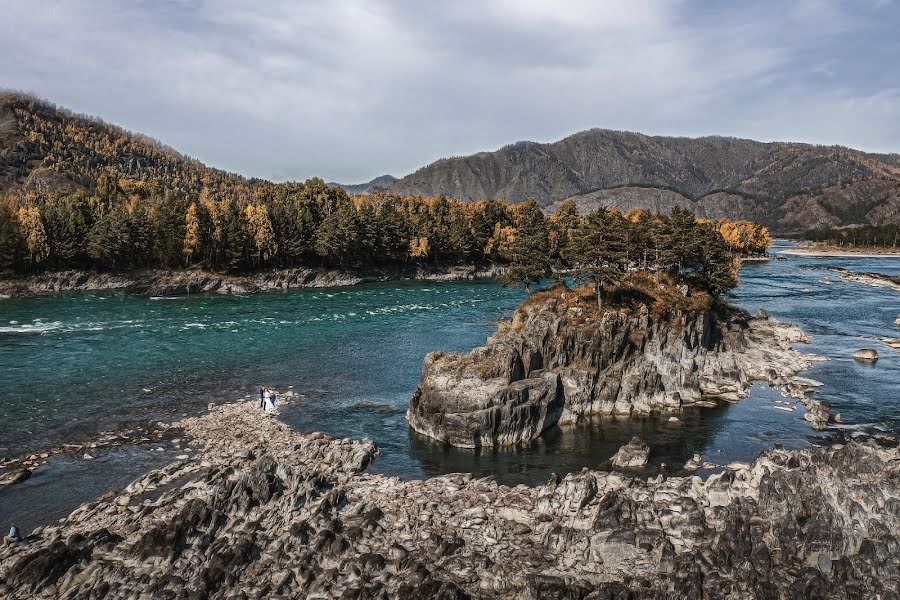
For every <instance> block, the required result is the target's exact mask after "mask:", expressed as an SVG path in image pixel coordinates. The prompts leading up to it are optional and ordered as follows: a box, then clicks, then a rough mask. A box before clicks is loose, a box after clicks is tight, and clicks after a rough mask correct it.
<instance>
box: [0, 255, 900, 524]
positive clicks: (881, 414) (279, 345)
mask: <svg viewBox="0 0 900 600" xmlns="http://www.w3.org/2000/svg"><path fill="white" fill-rule="evenodd" d="M779 249H780V247H777V246H776V247H775V248H773V253H775V254H776V255H777V252H778V251H779ZM830 266H840V267H844V268H847V269H849V270H851V271H877V272H880V273H885V274H891V275H900V258H879V259H865V258H859V259H855V258H854V259H847V258H811V257H797V256H788V257H786V260H772V261H767V262H760V263H748V264H745V265H744V267H743V268H742V270H741V283H740V285H739V286H738V287H737V289H736V290H734V292H733V293H732V296H731V299H732V301H733V302H734V303H736V304H738V305H740V306H742V307H744V308H746V309H748V310H750V311H755V310H756V309H758V308H764V309H766V310H767V311H768V312H769V313H770V314H772V315H773V316H774V317H777V318H779V319H785V320H790V321H795V322H797V323H799V324H800V325H801V327H802V328H803V329H804V330H805V331H806V332H807V333H808V334H809V335H810V337H811V338H812V343H811V344H809V345H808V346H806V347H805V348H804V349H805V350H806V351H809V352H812V353H816V354H821V355H823V356H826V357H827V358H828V359H829V360H827V361H826V362H822V363H817V364H816V365H815V366H814V367H813V368H812V369H811V370H809V371H807V372H806V373H804V374H803V375H805V376H807V377H811V378H813V379H817V380H819V381H822V382H823V383H824V384H825V385H824V386H822V387H821V388H820V389H819V390H818V391H817V397H818V398H821V399H824V400H826V401H828V402H829V403H831V404H832V406H833V410H834V412H838V413H841V415H842V417H843V420H844V422H845V423H846V424H847V426H848V427H849V428H851V429H854V428H858V429H868V430H882V431H888V432H893V433H900V352H898V351H897V350H892V349H891V348H889V347H888V346H887V345H886V344H884V343H882V342H879V341H877V338H879V337H900V328H898V327H897V326H895V325H894V320H895V319H896V318H897V317H898V315H900V293H897V292H895V291H892V290H888V289H883V288H874V287H871V286H868V285H865V284H862V283H857V282H849V281H843V280H841V279H840V278H839V277H838V276H837V274H836V273H834V272H830V271H828V270H827V268H828V267H830ZM825 281H827V282H828V283H825ZM523 295H524V294H523V292H522V291H520V290H515V289H508V288H503V287H501V286H500V285H498V284H497V283H495V282H493V281H475V282H447V283H434V282H391V283H382V284H370V285H362V286H358V287H351V288H338V289H328V290H308V291H296V292H284V293H265V294H257V295H248V296H239V295H235V296H222V295H199V296H184V297H172V298H146V297H136V296H129V295H125V294H118V293H78V294H60V295H55V296H50V297H43V298H29V299H11V300H10V299H8V300H0V455H5V456H7V457H12V456H17V455H20V454H22V453H24V452H32V451H37V450H40V449H42V448H48V447H51V446H58V445H60V444H63V443H66V442H68V441H71V440H81V439H84V438H86V437H90V436H91V435H93V434H95V433H97V432H98V431H100V430H109V429H115V428H116V427H117V426H120V425H122V424H127V423H130V422H139V421H142V420H145V419H157V418H161V417H165V418H176V417H178V416H180V415H182V414H193V413H195V412H197V411H199V410H201V409H202V408H203V407H205V406H206V404H207V402H210V401H216V402H219V401H230V400H237V399H240V398H243V397H245V396H246V397H249V396H250V395H252V394H253V393H254V390H255V389H256V388H257V387H258V386H259V385H261V384H264V385H268V386H270V387H272V388H275V389H279V390H288V389H292V390H293V391H294V392H295V393H297V394H298V395H299V396H298V397H297V398H296V399H295V400H294V401H293V402H291V403H289V404H286V405H285V406H284V409H283V411H282V413H281V418H282V419H283V420H284V421H286V422H287V423H288V424H290V425H291V426H292V427H294V428H296V429H298V430H301V431H305V432H311V431H322V432H327V433H330V434H333V435H336V436H340V437H345V436H348V437H368V438H371V439H373V440H375V441H376V442H377V443H378V445H379V448H380V449H381V456H380V457H379V459H378V460H377V461H376V462H375V463H374V465H373V467H372V470H373V471H376V472H383V473H387V474H391V475H397V476H400V477H425V476H429V475H435V474H441V473H447V472H457V471H466V472H472V473H475V474H476V475H479V476H484V475H493V476H495V477H496V478H497V479H498V480H499V481H501V482H503V483H509V484H515V483H527V484H535V483H539V482H541V481H543V480H545V479H546V478H547V476H548V474H549V473H550V472H554V471H555V472H559V473H565V472H568V471H572V470H579V469H581V468H582V467H596V466H598V465H599V464H601V463H602V462H603V461H604V460H606V459H608V458H609V457H610V456H611V455H612V454H613V453H614V452H615V450H616V449H617V448H618V447H619V446H620V445H622V444H623V443H625V442H627V441H628V439H630V437H631V436H632V435H640V436H641V437H642V438H643V439H644V440H645V441H647V442H648V443H649V444H650V446H651V448H652V450H653V454H652V460H651V461H652V463H653V466H654V467H655V466H658V465H659V464H660V463H666V464H667V465H668V466H669V468H670V469H672V470H676V471H677V470H678V468H680V466H681V465H682V464H683V462H684V461H685V460H687V459H688V458H690V457H691V456H692V455H693V454H694V453H700V454H703V455H704V457H705V458H707V459H708V460H710V461H711V462H714V463H716V464H720V465H721V464H727V462H730V461H732V460H751V459H752V458H754V457H755V456H756V455H758V454H759V452H760V451H762V450H763V449H765V448H767V447H769V446H771V445H772V444H773V443H781V444H782V445H784V446H787V447H799V446H803V445H806V444H809V443H820V442H821V441H822V440H823V439H824V438H825V437H827V435H828V434H817V433H815V432H813V431H812V430H811V429H810V427H809V426H808V425H807V424H806V423H805V422H804V421H803V419H802V412H803V411H802V407H799V406H797V405H795V403H794V402H793V401H784V400H783V399H782V398H781V396H780V394H778V393H777V392H776V391H774V390H771V389H769V388H768V387H767V386H765V385H757V386H755V387H754V393H753V396H752V397H751V398H750V399H748V400H745V401H742V402H740V403H737V404H734V405H728V406H724V407H721V408H717V409H707V410H702V411H696V412H689V413H687V414H685V415H684V418H683V419H681V421H679V422H678V423H669V422H668V421H667V420H666V419H656V418H648V419H641V420H628V419H624V420H621V419H620V420H613V419H606V420H602V421H600V422H598V423H595V424H594V425H592V426H584V427H577V428H574V429H571V428H570V429H554V430H551V431H550V432H548V433H547V434H546V435H545V436H543V437H542V438H541V439H540V440H539V441H538V442H536V443H535V444H534V445H532V446H530V447H528V448H519V449H515V450H495V451H481V452H474V451H464V450H456V449H451V448H446V447H444V446H443V445H440V444H435V443H433V442H431V441H429V440H428V439H425V438H422V437H421V436H419V435H417V434H414V433H412V432H411V431H410V430H409V428H408V426H407V424H406V420H405V411H406V407H407V405H408V402H409V398H410V396H411V394H412V392H413V390H414V389H415V387H416V384H417V382H418V379H419V376H420V374H421V366H422V359H423V358H424V356H425V355H426V354H427V353H428V352H430V351H434V350H445V351H467V350H469V349H471V348H472V347H474V346H477V345H480V344H482V343H484V340H485V339H486V338H487V336H489V335H490V334H491V333H492V332H493V331H494V329H495V327H496V322H497V320H498V319H500V318H503V317H506V316H509V315H510V314H511V312H512V310H513V308H514V307H515V306H516V304H518V302H519V301H520V300H521V299H522V298H523ZM862 347H872V348H876V349H877V350H878V352H879V353H880V355H881V358H880V360H879V361H878V362H877V363H876V364H875V365H865V364H861V363H857V362H855V361H853V360H852V353H853V351H854V350H856V349H858V348H862ZM776 407H781V409H779V408H776ZM784 408H794V409H795V410H794V411H793V412H791V411H788V410H783V409H784ZM170 454H171V452H169V451H168V450H167V451H166V452H163V453H161V454H160V455H158V456H157V455H151V456H150V457H149V458H148V455H147V454H146V453H141V452H140V451H139V450H135V449H127V448H119V449H115V450H112V451H109V452H107V453H105V454H103V455H102V456H99V457H98V460H96V461H94V462H93V463H90V464H88V463H84V462H82V461H80V460H79V459H77V458H69V459H65V458H61V459H57V460H56V461H55V463H53V464H51V465H50V467H53V468H50V467H44V468H41V469H38V471H37V472H35V475H34V476H33V477H32V479H31V480H29V481H27V482H25V483H23V484H18V485H16V486H12V487H10V488H8V489H6V490H0V520H3V519H4V518H6V517H10V516H11V515H15V514H17V513H16V511H20V512H21V511H22V510H24V509H23V507H25V506H32V505H34V503H35V502H41V501H46V498H47V496H48V495H50V496H52V495H54V494H60V493H62V492H61V491H60V490H61V489H62V488H64V487H65V488H71V487H72V486H73V485H75V486H76V487H78V486H80V487H81V493H82V495H85V494H90V493H93V492H97V493H100V492H102V491H105V489H108V488H109V487H110V486H113V487H114V486H120V485H122V484H124V483H125V481H127V480H128V479H129V478H131V477H133V476H134V475H136V474H137V473H139V472H140V470H142V469H146V468H148V467H150V466H152V465H154V464H158V463H159V462H162V461H164V460H166V458H167V457H170ZM69 493H70V494H71V493H72V492H69ZM14 494H15V495H14ZM76 496H77V494H76ZM74 497H75V496H73V497H72V498H74ZM83 499H86V498H83ZM73 501H74V500H73ZM63 504H65V502H63ZM69 508H71V507H69ZM25 520H26V522H27V521H28V519H27V518H26V519H25ZM39 520H40V519H36V520H35V522H37V521H39ZM0 524H2V523H0Z"/></svg>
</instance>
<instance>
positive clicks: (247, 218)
mask: <svg viewBox="0 0 900 600" xmlns="http://www.w3.org/2000/svg"><path fill="white" fill-rule="evenodd" d="M244 227H245V228H246V230H247V238H248V239H249V240H250V247H251V248H252V251H251V252H250V260H251V264H250V266H251V267H255V266H258V265H259V264H262V263H265V262H266V261H267V260H269V259H270V258H272V257H273V256H274V255H275V253H276V252H277V251H278V243H277V242H276V241H275V233H274V231H273V230H272V222H271V221H270V220H269V210H268V209H267V208H266V207H265V205H263V204H248V205H247V206H245V207H244Z"/></svg>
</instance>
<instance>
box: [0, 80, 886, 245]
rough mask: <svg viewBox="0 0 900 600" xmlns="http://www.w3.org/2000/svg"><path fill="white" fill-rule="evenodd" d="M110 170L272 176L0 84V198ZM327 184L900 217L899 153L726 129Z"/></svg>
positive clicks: (586, 135) (597, 132) (715, 210)
mask: <svg viewBox="0 0 900 600" xmlns="http://www.w3.org/2000/svg"><path fill="white" fill-rule="evenodd" d="M103 176H107V177H109V178H111V179H112V180H116V181H121V180H129V181H132V182H137V184H138V185H140V186H143V187H144V188H145V190H146V191H154V190H156V191H161V192H172V193H175V194H177V195H184V196H196V195H198V194H199V193H200V192H201V190H203V189H204V188H205V189H206V190H208V192H209V193H210V194H212V195H213V196H217V197H224V196H229V197H242V196H247V195H250V194H253V193H255V192H259V191H260V189H261V188H265V187H267V186H271V185H272V184H271V183H270V182H267V181H264V180H261V179H251V178H245V177H242V176H240V175H237V174H235V173H229V172H226V171H222V170H220V169H215V168H212V167H209V166H206V165H204V164H203V163H201V162H199V161H197V160H195V159H192V158H190V157H188V156H185V155H183V154H181V153H179V152H177V151H176V150H174V149H172V148H170V147H168V146H165V145H164V144H162V143H160V142H158V141H156V140H153V139H151V138H149V137H147V136H144V135H140V134H136V133H132V132H129V131H126V130H124V129H122V128H120V127H116V126H114V125H109V124H107V123H104V122H103V121H101V120H99V119H95V118H92V117H88V116H85V115H79V114H75V113H72V112H70V111H67V110H65V109H63V108H60V107H57V106H55V105H53V104H51V103H49V102H46V101H43V100H39V99H36V98H34V97H31V96H27V95H24V94H18V93H2V92H0V194H3V193H4V192H6V191H7V190H9V189H13V188H15V189H20V190H24V191H28V190H37V191H43V192H46V191H55V190H61V191H66V190H77V189H82V188H83V189H86V190H96V188H97V186H98V183H99V182H100V180H101V178H102V177H103ZM319 183H320V184H322V183H321V182H319ZM322 185H324V184H322ZM331 185H333V186H339V187H342V188H343V189H345V190H347V191H348V192H349V193H367V192H371V191H372V190H373V189H374V188H376V187H387V188H388V190H389V191H392V192H395V193H401V194H421V195H428V196H436V195H441V194H443V195H446V196H450V197H455V198H460V199H464V200H474V199H482V198H502V199H505V200H509V201H511V202H519V201H522V200H524V199H526V198H534V199H536V200H537V201H538V203H539V204H540V205H541V206H542V207H543V208H544V209H545V210H547V211H552V210H553V209H555V208H556V207H557V206H559V204H560V203H561V202H563V201H564V200H567V199H572V200H574V201H575V202H576V203H577V204H578V205H579V207H581V208H582V209H583V210H590V209H592V208H594V207H596V206H600V205H603V206H610V207H618V208H620V209H622V210H623V211H628V210H632V209H635V208H641V209H647V210H651V211H662V212H668V211H671V210H672V209H673V208H687V209H689V210H692V211H693V212H694V213H695V214H697V215H698V216H702V217H707V218H720V217H722V218H741V219H752V220H755V221H758V222H761V223H763V224H765V225H768V226H769V227H771V228H772V229H773V230H775V231H779V232H784V231H793V230H799V229H808V228H812V227H816V226H822V225H824V226H843V225H850V224H874V225H880V224H885V223H900V156H898V155H897V154H869V153H865V152H861V151H858V150H851V149H848V148H842V147H837V146H814V145H809V144H800V143H784V142H772V143H762V142H756V141H753V140H743V139H735V138H725V137H704V138H696V139H691V138H673V137H651V136H646V135H642V134H639V133H627V132H620V131H608V130H602V129H592V130H589V131H584V132H581V133H577V134H575V135H572V136H569V137H567V138H565V139H563V140H560V141H558V142H554V143H550V144H539V143H535V142H519V143H517V144H513V145H511V146H506V147H504V148H501V149H500V150H497V151H495V152H482V153H479V154H475V155H472V156H468V157H457V158H447V159H442V160H438V161H437V162H434V163H432V164H430V165H428V166H426V167H423V168H421V169H419V170H418V171H416V172H415V173H412V174H410V175H407V176H406V177H403V178H401V179H399V180H395V179H394V178H393V177H392V176H390V175H383V176H381V177H377V178H375V179H373V180H372V181H370V182H367V183H363V184H357V185H341V184H331Z"/></svg>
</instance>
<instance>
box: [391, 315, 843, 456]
mask: <svg viewBox="0 0 900 600" xmlns="http://www.w3.org/2000/svg"><path fill="white" fill-rule="evenodd" d="M594 312H595V313H596V311H594ZM797 342H808V338H807V337H806V336H805V335H804V334H803V332H802V331H801V330H800V329H799V328H798V327H797V326H796V325H793V324H785V323H780V322H778V321H775V320H774V319H771V318H769V316H768V315H767V314H765V312H764V311H763V312H762V313H760V314H759V316H758V317H757V318H751V317H749V316H748V315H747V314H746V313H744V312H742V311H738V310H736V309H735V310H731V311H730V312H727V313H726V314H720V313H716V312H713V311H697V312H687V311H670V312H669V313H668V314H664V315H660V316H655V315H651V314H650V313H649V311H648V310H647V308H646V307H645V306H644V307H642V308H641V309H639V310H636V311H633V312H629V311H617V310H610V311H607V312H605V313H603V314H602V315H599V316H597V315H596V314H595V315H594V316H593V317H591V316H590V314H588V313H586V312H585V309H584V308H583V307H566V306H565V305H564V304H563V303H561V302H558V301H557V299H556V298H549V299H548V300H546V301H538V302H526V303H525V304H523V305H522V306H520V307H519V308H518V309H516V311H515V313H514V314H513V317H512V319H511V320H510V321H509V322H504V323H501V325H500V327H499V328H498V331H497V332H496V333H495V334H494V335H493V336H492V337H491V338H490V339H488V342H487V344H486V345H485V346H484V347H481V348H476V349H474V350H473V351H472V352H470V353H469V354H466V355H459V354H445V353H440V352H438V353H432V354H429V355H428V356H427V357H426V359H425V363H424V368H423V375H422V379H421V382H420V384H419V387H418V389H416V391H415V393H414V395H413V397H412V400H411V401H410V404H409V409H408V410H407V420H408V421H409V424H410V426H411V427H412V428H413V429H414V430H416V431H417V432H419V433H422V434H424V435H427V436H429V437H432V438H435V439H437V440H440V441H444V442H448V443H449V444H451V445H453V446H459V447H465V448H476V447H481V446H508V445H515V444H520V443H527V442H530V441H532V440H534V439H536V438H537V437H539V436H540V435H541V434H542V433H543V432H544V431H545V430H546V429H548V428H549V427H552V426H553V425H556V424H557V423H559V424H571V423H577V422H579V421H581V420H582V419H585V418H589V417H592V416H598V415H647V414H652V413H669V414H678V413H681V412H682V410H683V409H684V408H686V407H689V406H715V405H716V404H718V403H721V402H726V401H736V400H739V399H741V398H744V397H747V396H748V395H749V393H750V387H751V384H752V382H753V381H757V380H759V381H768V382H769V383H771V384H773V385H777V386H780V387H782V390H783V392H784V393H785V394H788V395H791V396H792V397H796V398H804V397H806V395H807V394H808V392H809V390H810V389H811V386H809V385H806V384H805V383H803V380H802V379H794V380H792V379H791V378H792V377H793V376H794V375H795V374H796V373H798V372H800V371H802V370H804V369H806V368H807V367H808V366H809V365H810V364H811V363H812V361H813V360H816V359H817V357H813V356H810V355H806V354H802V353H800V352H798V351H796V350H794V349H793V348H792V345H793V344H794V343H797ZM809 404H810V405H814V404H816V403H815V402H813V401H810V402H809ZM817 406H818V408H817V410H818V411H821V410H824V411H826V412H827V410H828V406H827V405H825V404H820V405H817ZM825 420H826V422H827V416H826V417H825ZM815 421H816V422H820V421H821V418H820V417H819V416H817V417H816V419H815Z"/></svg>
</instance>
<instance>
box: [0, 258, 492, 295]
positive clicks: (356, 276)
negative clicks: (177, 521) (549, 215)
mask: <svg viewBox="0 0 900 600" xmlns="http://www.w3.org/2000/svg"><path fill="white" fill-rule="evenodd" d="M501 270H502V268H501V267H497V266H486V267H476V266H472V265H457V266H447V267H435V268H422V267H410V268H396V269H384V270H369V271H365V272H354V271H335V270H327V269H308V268H295V269H275V270H268V271H260V272H256V273H250V274H246V275H228V274H223V273H214V272H209V271H203V270H200V269H186V270H181V271H164V270H144V271H134V272H131V273H96V272H90V271H58V272H52V273H42V274H40V275H33V276H28V277H18V278H5V279H0V298H17V297H27V296H40V295H45V294H54V293H57V292H72V291H122V292H128V293H133V294H141V295H146V296H179V295H184V294H198V293H219V294H248V293H256V292H264V291H273V290H289V289H300V288H321V287H340V286H348V285H358V284H360V283H372V282H377V281H393V280H399V279H422V280H429V281H457V280H466V279H479V278H483V277H494V276H496V275H497V274H498V273H499V272H500V271H501Z"/></svg>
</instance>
